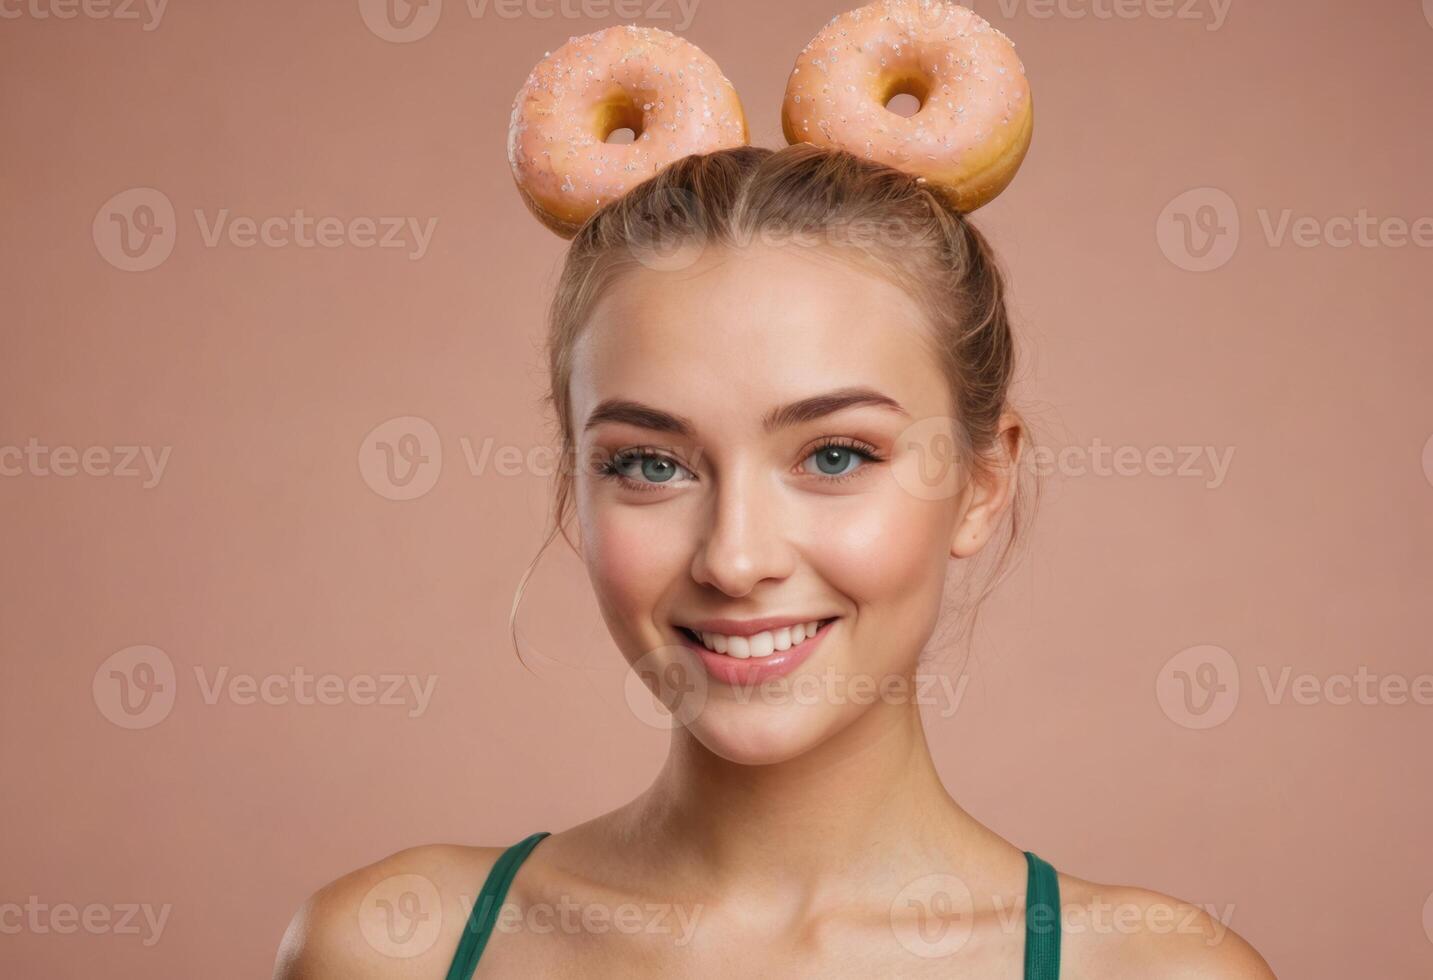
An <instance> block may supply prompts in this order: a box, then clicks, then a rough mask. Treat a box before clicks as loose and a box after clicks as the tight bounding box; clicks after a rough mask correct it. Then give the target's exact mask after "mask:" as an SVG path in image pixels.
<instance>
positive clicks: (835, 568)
mask: <svg viewBox="0 0 1433 980" xmlns="http://www.w3.org/2000/svg"><path fill="white" fill-rule="evenodd" d="M852 504H853V505H852V506H851V507H850V508H849V509H848V511H847V512H846V513H845V514H843V515H842V516H841V517H840V519H837V520H831V521H823V522H822V523H823V533H822V534H821V538H820V540H819V541H818V542H817V543H816V545H815V550H814V551H813V556H819V557H815V558H814V560H815V561H816V562H817V563H818V567H819V569H820V571H821V574H822V576H823V577H825V578H826V579H827V580H828V581H830V582H831V584H832V585H833V586H835V587H836V588H838V589H839V590H840V591H841V592H842V593H844V594H845V595H847V596H848V597H850V598H851V599H853V600H854V601H855V602H856V603H858V605H861V606H864V607H865V609H863V610H860V611H861V612H864V613H866V614H867V615H869V616H877V615H882V614H883V612H884V611H895V610H899V611H902V612H907V613H908V612H910V611H913V610H916V609H923V608H925V607H926V606H930V607H931V608H932V609H933V610H936V611H938V607H939V603H940V597H941V591H942V587H943V585H944V581H945V570H946V559H947V557H948V555H949V540H948V539H949V536H950V517H949V510H950V505H949V504H948V503H947V502H941V501H934V502H932V501H924V500H919V499H917V498H916V497H913V496H911V495H910V494H908V493H906V492H905V491H904V490H902V489H901V488H900V487H899V486H898V485H896V484H894V483H891V484H889V485H887V486H883V487H882V488H880V489H879V490H877V491H874V492H872V493H870V494H863V495H861V496H859V497H853V498H852ZM903 623H904V619H903ZM888 625H889V624H888ZM912 625H914V624H912Z"/></svg>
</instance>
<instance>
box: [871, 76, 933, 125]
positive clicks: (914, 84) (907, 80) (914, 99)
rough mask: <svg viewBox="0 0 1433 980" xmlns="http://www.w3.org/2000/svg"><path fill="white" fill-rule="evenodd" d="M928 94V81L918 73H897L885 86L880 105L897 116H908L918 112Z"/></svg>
mask: <svg viewBox="0 0 1433 980" xmlns="http://www.w3.org/2000/svg"><path fill="white" fill-rule="evenodd" d="M929 96H930V83H929V82H927V81H926V80H925V79H924V78H922V77H921V76H919V75H898V76H896V77H894V78H892V79H891V80H890V81H889V82H888V83H887V84H886V86H885V97H884V98H882V99H881V105H883V106H885V107H886V108H887V109H889V110H890V111H891V112H893V113H895V114H896V115H898V116H905V117H907V118H909V117H910V116H914V115H915V114H916V113H918V112H920V111H921V109H922V108H923V107H924V106H925V100H926V99H927V98H928V97H929Z"/></svg>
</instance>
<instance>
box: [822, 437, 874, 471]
mask: <svg viewBox="0 0 1433 980" xmlns="http://www.w3.org/2000/svg"><path fill="white" fill-rule="evenodd" d="M806 458H807V459H808V460H811V461H813V462H814V463H815V467H816V468H815V469H814V470H811V469H808V470H807V472H808V473H814V474H816V475H819V476H825V477H843V476H849V475H851V474H853V473H855V472H856V470H858V469H859V468H860V467H861V464H863V463H865V462H868V461H870V460H873V459H875V454H874V453H871V452H868V451H867V450H864V449H861V448H860V447H858V446H846V445H841V444H839V443H828V444H827V445H824V446H820V447H818V448H817V449H816V451H815V452H813V453H812V454H811V455H810V456H807V457H806Z"/></svg>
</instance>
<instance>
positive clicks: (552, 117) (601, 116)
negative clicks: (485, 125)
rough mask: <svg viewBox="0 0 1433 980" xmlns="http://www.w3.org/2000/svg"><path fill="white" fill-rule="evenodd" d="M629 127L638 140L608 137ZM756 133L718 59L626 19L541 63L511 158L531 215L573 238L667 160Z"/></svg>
mask: <svg viewBox="0 0 1433 980" xmlns="http://www.w3.org/2000/svg"><path fill="white" fill-rule="evenodd" d="M623 129H627V130H631V132H632V135H633V137H634V138H633V140H632V141H631V142H629V143H618V142H608V139H609V138H610V137H611V136H612V134H613V133H614V132H617V131H618V130H623ZM747 138H748V137H747V124H746V114H745V113H744V111H743V110H742V106H741V101H740V100H739V99H738V98H737V94H736V90H735V89H734V88H732V84H731V82H729V81H728V80H727V78H726V76H725V75H723V74H722V72H721V69H720V68H718V67H717V64H716V62H714V61H713V60H712V59H711V58H709V57H708V56H707V55H706V54H704V53H703V52H702V51H701V49H700V48H698V47H696V46H695V45H694V44H692V43H690V42H689V41H686V40H683V39H682V38H680V37H677V36H676V35H675V34H672V33H669V32H668V31H663V30H660V29H658V28H653V27H637V26H634V25H626V26H621V27H608V28H604V29H603V30H600V31H597V32H595V33H592V34H586V35H583V36H581V37H574V38H571V39H569V40H568V42H567V43H566V44H564V45H563V46H562V47H560V48H558V49H557V50H556V51H553V52H551V53H550V54H548V55H547V56H545V57H544V58H543V60H542V61H541V62H539V63H538V65H537V67H535V68H534V69H533V70H532V73H531V74H530V75H529V76H528V79H527V82H526V83H525V84H524V85H523V87H522V89H521V90H520V91H519V92H518V94H517V98H516V99H515V100H514V102H513V110H512V121H511V124H510V125H509V128H508V162H509V163H510V164H511V166H512V172H513V179H514V180H515V181H516V182H517V186H518V190H519V191H521V192H522V197H523V200H524V201H525V202H526V203H527V205H528V207H529V208H531V209H532V212H533V213H534V214H535V215H537V217H538V218H539V219H540V220H541V221H542V222H543V224H545V225H547V226H548V227H549V228H551V229H552V230H553V231H555V232H557V233H558V234H560V235H563V236H565V237H571V236H572V235H573V234H575V233H576V231H577V229H578V228H579V227H580V226H581V225H582V223H583V222H584V221H586V220H587V218H588V217H589V216H591V215H592V213H593V212H595V211H596V210H597V209H598V208H599V207H601V206H602V204H603V203H604V202H608V201H611V200H612V199H614V198H616V197H620V196H621V195H622V194H623V193H624V192H626V191H627V190H628V189H630V188H631V187H633V186H634V185H636V184H638V183H640V182H641V181H643V180H646V179H647V178H648V177H651V176H653V175H654V174H656V173H658V172H659V171H661V170H662V168H664V167H666V166H667V165H668V164H670V163H672V162H674V161H676V160H679V159H681V158H682V157H684V156H687V155H689V154H692V153H708V152H711V151H713V150H719V149H725V148H728V147H735V146H743V145H745V144H746V143H747Z"/></svg>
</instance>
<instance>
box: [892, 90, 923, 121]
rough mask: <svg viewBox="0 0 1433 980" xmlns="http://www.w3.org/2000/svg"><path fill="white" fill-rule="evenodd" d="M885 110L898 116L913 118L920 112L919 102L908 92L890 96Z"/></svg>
mask: <svg viewBox="0 0 1433 980" xmlns="http://www.w3.org/2000/svg"><path fill="white" fill-rule="evenodd" d="M886 108H887V109H889V110H891V111H892V112H894V113H895V114H896V115H898V116H914V115H915V114H916V113H917V112H920V111H921V100H920V99H918V98H916V97H915V96H914V95H911V94H910V93H909V92H898V93H896V94H895V95H893V96H891V100H890V101H889V102H887V103H886Z"/></svg>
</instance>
